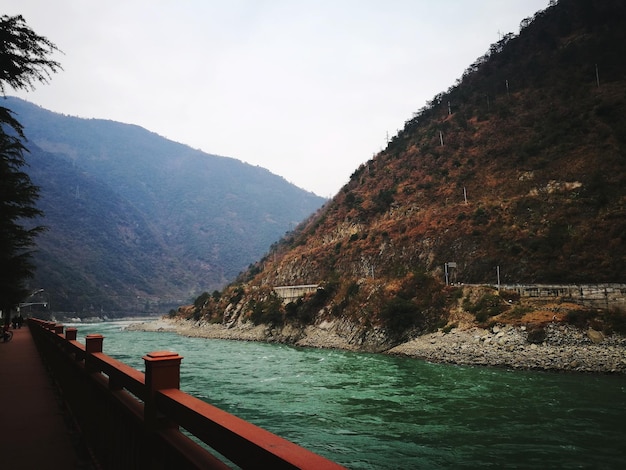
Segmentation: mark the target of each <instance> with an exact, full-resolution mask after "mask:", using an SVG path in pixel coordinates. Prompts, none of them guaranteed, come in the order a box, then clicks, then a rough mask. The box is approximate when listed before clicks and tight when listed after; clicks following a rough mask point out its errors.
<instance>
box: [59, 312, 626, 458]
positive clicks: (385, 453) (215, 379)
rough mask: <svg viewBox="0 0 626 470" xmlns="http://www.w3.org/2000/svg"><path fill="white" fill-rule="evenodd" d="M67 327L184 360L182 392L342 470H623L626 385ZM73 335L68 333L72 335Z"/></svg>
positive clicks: (134, 353)
mask: <svg viewBox="0 0 626 470" xmlns="http://www.w3.org/2000/svg"><path fill="white" fill-rule="evenodd" d="M128 323H129V322H122V321H116V322H103V323H91V324H73V325H72V326H76V327H77V328H78V339H79V340H80V341H81V342H84V337H85V335H86V334H89V333H101V334H103V335H104V336H105V339H104V352H105V353H107V354H109V355H110V356H113V357H115V358H116V359H118V360H121V361H123V362H125V363H126V364H129V365H131V366H133V367H135V368H137V369H139V370H141V371H143V370H144V369H143V360H142V359H141V357H142V356H143V355H145V354H146V353H148V352H151V351H158V350H169V351H174V352H177V353H179V354H180V355H182V356H184V359H183V362H182V366H181V389H182V390H184V391H185V392H187V393H189V394H191V395H194V396H196V397H198V398H201V399H203V400H206V401H207V402H209V403H211V404H213V405H215V406H218V407H219V408H221V409H223V410H226V411H228V412H230V413H232V414H235V415H237V416H239V417H241V418H243V419H245V420H247V421H250V422H252V423H254V424H256V425H258V426H261V427H263V428H265V429H268V430H269V431H271V432H273V433H275V434H278V435H280V436H282V437H284V438H286V439H289V440H291V441H293V442H295V443H297V444H299V445H301V446H304V447H306V448H308V449H310V450H312V451H314V452H316V453H318V454H321V455H323V456H325V457H327V458H329V459H331V460H334V461H336V462H338V463H340V464H342V465H344V466H346V467H347V468H349V469H376V470H378V469H458V468H497V469H499V468H589V469H624V468H626V377H624V376H606V375H580V374H566V373H546V372H531V371H528V372H525V371H511V370H506V369H496V368H481V367H465V366H463V367H461V366H454V365H444V364H431V363H428V362H424V361H422V360H418V359H411V358H401V357H391V356H386V355H383V354H363V353H354V352H346V351H337V350H323V349H307V348H295V347H290V346H285V345H277V344H265V343H255V342H239V341H223V340H208V339H201V338H186V337H182V336H179V335H176V334H174V333H153V332H138V331H125V330H124V327H125V326H126V325H127V324H128ZM68 326H69V325H68Z"/></svg>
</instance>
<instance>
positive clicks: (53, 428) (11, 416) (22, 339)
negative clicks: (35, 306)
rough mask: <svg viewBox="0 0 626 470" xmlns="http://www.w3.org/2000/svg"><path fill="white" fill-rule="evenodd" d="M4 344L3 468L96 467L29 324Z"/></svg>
mask: <svg viewBox="0 0 626 470" xmlns="http://www.w3.org/2000/svg"><path fill="white" fill-rule="evenodd" d="M13 333H14V334H13V340H12V341H11V342H9V343H3V342H1V341H0V409H1V410H2V411H1V412H0V468H3V469H4V468H6V469H12V470H16V469H25V470H26V469H28V470H32V469H45V470H56V469H59V470H60V469H63V470H67V469H91V468H93V466H92V465H90V464H89V463H88V462H89V461H88V459H86V458H84V457H83V458H81V457H80V456H79V452H77V450H76V449H77V446H75V445H74V444H75V442H77V441H78V440H77V437H76V434H75V433H73V432H72V431H71V427H69V426H68V425H67V424H66V415H65V414H64V413H63V411H62V408H61V406H60V400H59V398H58V395H57V394H56V390H55V389H54V387H53V385H52V382H51V380H50V377H49V376H48V374H47V372H46V369H45V367H44V365H43V363H42V361H41V358H40V356H39V353H38V351H37V348H36V347H35V343H34V341H33V337H32V336H31V333H30V330H29V329H28V327H27V326H24V327H22V328H20V329H17V330H13Z"/></svg>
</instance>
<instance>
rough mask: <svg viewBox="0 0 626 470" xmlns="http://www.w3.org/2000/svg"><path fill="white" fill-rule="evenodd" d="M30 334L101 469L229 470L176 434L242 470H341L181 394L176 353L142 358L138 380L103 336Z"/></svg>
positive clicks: (43, 325)
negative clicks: (113, 355) (111, 353)
mask: <svg viewBox="0 0 626 470" xmlns="http://www.w3.org/2000/svg"><path fill="white" fill-rule="evenodd" d="M29 326H31V330H32V331H33V338H34V339H35V341H36V342H37V345H38V347H39V348H40V350H41V351H42V356H43V358H44V359H46V360H47V361H48V362H49V366H50V367H51V369H52V372H53V374H55V378H56V379H57V381H58V383H59V384H60V386H61V388H62V389H63V388H64V389H63V390H62V392H63V396H64V397H65V399H66V400H67V402H68V407H69V408H70V409H71V410H72V412H73V414H74V415H75V418H76V419H77V420H78V421H80V422H81V423H82V424H81V428H82V430H83V431H84V434H86V436H84V437H85V439H86V440H87V441H88V442H90V439H91V446H92V448H93V453H94V454H95V455H96V456H97V459H98V461H99V464H100V465H102V466H103V468H116V469H117V468H129V469H130V468H152V467H154V466H155V465H156V466H158V467H159V468H176V469H177V470H178V469H180V468H189V469H192V468H229V467H228V466H227V465H226V464H225V463H224V462H222V461H221V460H218V459H217V458H216V457H215V456H213V455H212V454H211V453H210V452H209V451H208V450H206V449H204V448H202V447H200V446H199V445H197V444H195V443H194V442H193V441H191V440H190V439H189V438H188V437H186V436H185V435H184V434H182V433H181V432H180V431H179V427H182V428H184V429H185V430H186V431H188V432H189V433H191V434H192V435H194V436H195V437H196V438H197V439H199V440H200V441H202V442H204V443H205V444H206V445H208V446H209V447H211V448H212V449H214V450H215V451H217V452H219V453H220V454H222V455H223V456H225V457H226V458H227V459H228V460H229V461H230V462H233V463H234V464H236V465H238V466H239V467H241V468H272V469H275V468H289V469H315V470H318V469H341V468H343V467H342V466H340V465H339V464H337V463H335V462H332V461H330V460H328V459H326V458H324V457H321V456H319V455H317V454H315V453H313V452H311V451H309V450H307V449H304V448H302V447H300V446H298V445H296V444H294V443H292V442H290V441H288V440H286V439H283V438H281V437H279V436H277V435H275V434H272V433H270V432H269V431H267V430H265V429H262V428H259V427H258V426H255V425H253V424H251V423H248V422H247V421H244V420H242V419H241V418H238V417H236V416H234V415H231V414H229V413H227V412H225V411H223V410H220V409H218V408H216V407H214V406H212V405H210V404H208V403H206V402H204V401H202V400H199V399H197V398H195V397H193V396H191V395H188V394H186V393H184V392H182V391H181V390H179V387H180V365H181V361H182V359H183V358H182V356H179V355H178V354H177V353H174V352H171V351H155V352H151V353H148V354H146V355H145V356H144V357H143V359H144V363H145V368H146V373H145V374H143V373H142V372H140V371H138V370H136V369H134V368H132V367H130V366H128V365H126V364H124V363H122V362H120V361H117V360H115V359H113V358H111V357H109V356H107V355H106V354H104V353H103V352H102V350H103V340H104V337H103V336H102V335H87V336H86V339H85V345H84V346H83V345H82V344H81V343H79V342H78V341H76V329H75V328H68V329H67V330H66V331H65V335H63V326H62V325H56V324H54V323H51V322H44V321H42V320H35V319H30V321H29ZM44 353H45V354H44ZM104 441H105V442H104ZM103 442H104V443H103Z"/></svg>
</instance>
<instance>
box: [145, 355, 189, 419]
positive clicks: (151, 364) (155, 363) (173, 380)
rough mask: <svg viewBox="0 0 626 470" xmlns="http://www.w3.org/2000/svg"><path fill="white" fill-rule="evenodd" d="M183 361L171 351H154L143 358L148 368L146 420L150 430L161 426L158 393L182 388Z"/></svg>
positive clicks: (146, 378) (146, 374) (146, 375)
mask: <svg viewBox="0 0 626 470" xmlns="http://www.w3.org/2000/svg"><path fill="white" fill-rule="evenodd" d="M182 359H183V357H182V356H179V355H178V354H177V353H175V352H171V351H154V352H151V353H148V354H146V355H145V356H144V357H143V360H144V363H145V367H146V373H145V383H146V396H145V406H144V420H145V424H146V426H147V427H148V428H151V429H155V428H156V427H157V425H158V424H159V423H158V414H157V408H156V403H155V396H156V392H157V391H158V390H163V389H167V388H176V389H178V388H180V361H181V360H182ZM162 424H163V425H167V424H166V423H162Z"/></svg>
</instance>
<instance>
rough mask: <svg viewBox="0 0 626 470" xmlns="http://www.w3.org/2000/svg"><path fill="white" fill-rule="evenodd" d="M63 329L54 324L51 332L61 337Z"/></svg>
mask: <svg viewBox="0 0 626 470" xmlns="http://www.w3.org/2000/svg"><path fill="white" fill-rule="evenodd" d="M63 328H64V327H63V325H59V324H55V325H54V327H53V331H54V332H55V334H57V335H62V334H63Z"/></svg>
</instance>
